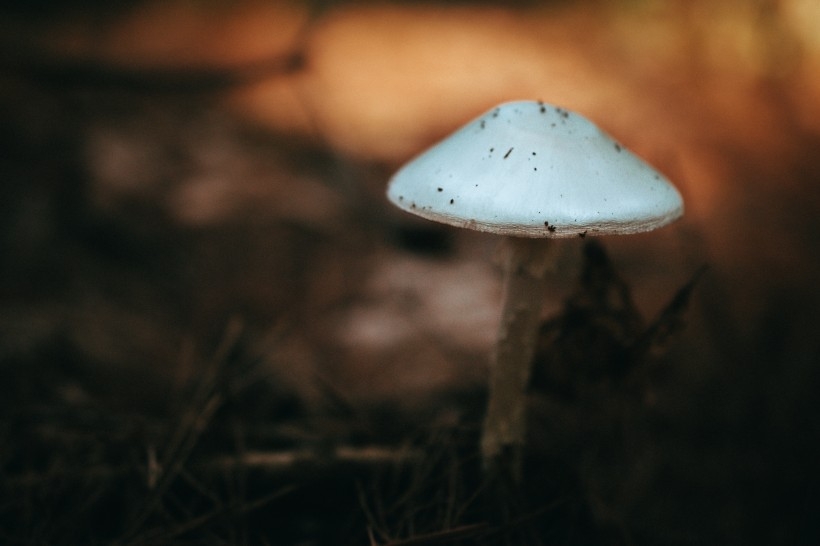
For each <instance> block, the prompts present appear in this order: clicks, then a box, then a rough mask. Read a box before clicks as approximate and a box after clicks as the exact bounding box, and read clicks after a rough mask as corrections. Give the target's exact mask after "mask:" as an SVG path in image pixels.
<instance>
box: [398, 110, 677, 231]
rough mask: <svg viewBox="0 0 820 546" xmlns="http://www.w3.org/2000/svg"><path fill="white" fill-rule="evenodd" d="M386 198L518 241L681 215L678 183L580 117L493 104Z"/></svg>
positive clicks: (646, 224) (638, 226) (642, 225)
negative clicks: (517, 238)
mask: <svg viewBox="0 0 820 546" xmlns="http://www.w3.org/2000/svg"><path fill="white" fill-rule="evenodd" d="M387 197H388V199H389V200H390V201H391V202H392V203H393V204H395V205H396V206H398V207H399V208H401V209H403V210H405V211H407V212H410V213H413V214H416V215H418V216H421V217H423V218H426V219H428V220H433V221H436V222H442V223H444V224H450V225H453V226H457V227H464V228H470V229H475V230H478V231H486V232H490V233H497V234H502V235H510V236H517V237H571V236H577V235H581V236H583V235H585V234H590V235H605V234H627V233H638V232H642V231H651V230H653V229H656V228H659V227H661V226H663V225H665V224H668V223H669V222H671V221H673V220H675V219H677V218H678V217H680V216H681V215H682V214H683V199H682V198H681V196H680V193H678V190H677V189H676V188H675V186H673V185H672V183H671V182H669V181H668V180H667V179H666V178H664V177H663V176H662V175H661V174H659V173H658V172H656V171H655V170H654V169H653V168H652V167H650V166H649V165H647V164H646V163H644V162H643V161H642V160H641V159H640V158H638V157H637V156H636V155H634V154H633V153H631V152H630V151H629V150H627V149H626V148H624V147H623V146H621V145H620V144H618V143H617V142H616V141H615V140H614V139H612V137H610V136H609V135H607V134H606V133H604V132H603V131H601V130H600V129H599V128H598V127H597V126H596V125H595V124H593V123H592V122H591V121H589V120H588V119H586V118H584V117H583V116H581V115H579V114H576V113H573V112H570V111H569V110H566V109H564V108H560V107H557V106H552V105H549V104H546V103H543V102H540V101H518V102H508V103H504V104H501V105H499V106H498V107H496V108H493V109H492V110H490V111H488V112H487V113H485V114H483V115H481V116H479V117H478V118H476V119H474V120H473V121H471V122H469V123H468V124H467V125H465V126H464V127H462V128H461V129H459V130H457V131H456V132H455V133H453V134H452V135H450V136H449V137H447V138H445V139H444V140H442V141H441V142H439V143H438V144H436V145H434V146H433V147H431V148H430V149H428V150H427V151H425V152H423V153H422V154H421V155H419V156H418V157H416V158H415V159H413V160H411V161H410V162H408V163H407V164H405V165H404V166H403V167H402V168H401V169H400V170H399V171H398V172H397V173H396V174H395V175H394V176H393V177H392V178H391V179H390V182H389V184H388V188H387Z"/></svg>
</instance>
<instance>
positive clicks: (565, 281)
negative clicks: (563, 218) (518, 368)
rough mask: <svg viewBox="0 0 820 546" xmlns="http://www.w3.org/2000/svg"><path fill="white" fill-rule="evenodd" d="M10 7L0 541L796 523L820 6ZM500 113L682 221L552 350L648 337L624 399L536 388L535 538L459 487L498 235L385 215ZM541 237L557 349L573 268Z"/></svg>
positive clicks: (806, 471)
mask: <svg viewBox="0 0 820 546" xmlns="http://www.w3.org/2000/svg"><path fill="white" fill-rule="evenodd" d="M0 13H2V16H0V28H2V31H0V111H1V113H0V179H2V180H1V181H0V184H1V185H0V188H2V189H1V190H0V192H2V193H1V194H0V226H1V227H2V231H0V407H1V408H2V412H0V492H2V497H3V498H2V499H0V541H2V542H4V543H9V544H12V543H19V544H34V543H38V544H40V543H42V544H50V543H67V544H79V543H88V544H91V543H99V542H106V543H109V542H113V543H122V544H134V543H145V544H158V543H197V544H200V543H201V544H211V543H231V544H233V543H247V544H325V543H327V544H348V543H350V544H364V543H369V544H403V543H404V542H401V541H402V540H405V541H410V540H411V539H412V537H416V539H415V540H416V542H413V544H427V543H431V544H432V543H434V540H437V541H439V542H435V543H442V542H444V543H464V544H476V543H479V544H485V543H486V544H497V543H510V544H552V543H562V544H695V543H697V544H814V543H816V541H818V539H820V522H818V518H820V497H818V485H820V470H818V468H817V461H818V455H820V453H819V452H818V446H820V413H819V412H820V404H819V403H818V398H817V395H816V390H817V388H818V387H820V368H819V367H818V366H820V336H818V335H817V332H818V326H820V321H818V318H820V312H818V305H820V290H818V288H817V286H818V281H820V258H818V251H820V227H818V224H817V215H818V213H819V212H820V188H818V187H817V185H818V183H820V3H818V2H816V0H723V1H721V2H710V1H706V0H690V1H685V0H553V1H550V2H529V1H523V0H522V1H520V2H493V1H486V2H468V1H464V2H343V1H336V2H331V1H328V2H325V1H321V0H316V1H312V2H311V1H307V2H298V1H294V2H275V1H263V0H202V1H193V0H171V1H164V2H159V1H150V0H118V1H117V2H102V1H94V2H78V1H74V0H65V1H58V0H54V1H47V0H38V1H35V2H22V1H13V0H8V1H4V2H2V5H0ZM516 99H539V100H543V101H545V102H548V103H551V104H555V105H559V106H563V107H566V108H570V109H572V110H575V111H577V112H579V113H581V114H583V115H585V116H586V117H588V118H590V119H592V120H593V121H595V122H596V123H597V124H598V125H600V126H601V127H602V128H603V129H605V130H606V131H607V132H609V133H611V134H612V135H613V136H614V137H615V138H616V139H618V140H619V141H620V142H622V143H624V144H625V145H626V146H627V147H629V148H631V149H632V150H634V151H635V152H636V153H637V154H638V155H640V156H641V157H643V158H644V159H645V160H646V161H648V162H649V163H651V164H652V165H653V166H655V167H656V168H657V169H658V170H660V171H662V172H663V173H665V174H666V175H667V176H668V177H669V178H670V179H671V180H673V181H674V182H675V183H676V184H677V186H678V187H679V189H680V191H681V193H682V194H683V196H684V199H685V203H686V214H685V216H684V218H683V219H682V220H680V221H678V222H677V223H675V224H673V225H671V226H668V227H665V228H663V229H662V230H659V231H657V232H653V233H649V234H641V235H636V236H629V237H609V238H603V239H601V240H600V241H598V242H599V243H601V244H602V245H603V246H604V248H605V249H606V252H607V254H608V255H609V258H610V261H611V267H612V268H613V271H610V272H609V273H608V275H609V276H608V277H607V278H608V279H609V280H608V281H606V283H605V288H607V289H608V290H610V289H612V290H614V289H615V288H617V289H618V290H620V292H618V294H620V296H619V297H620V298H621V299H620V300H618V301H616V302H614V303H613V302H609V300H606V298H604V299H603V300H601V301H600V302H598V303H599V304H601V305H600V306H599V307H597V308H595V309H597V310H593V312H592V318H593V319H596V318H602V317H603V318H607V319H611V320H612V321H614V323H612V324H610V323H607V324H609V325H608V326H606V327H604V329H603V332H604V334H606V336H609V337H607V339H608V340H609V341H611V342H612V343H614V345H600V344H598V343H597V342H596V341H591V342H590V341H589V340H588V339H587V340H586V341H583V342H582V341H578V342H577V343H576V345H577V346H573V347H572V349H573V351H574V352H579V353H580V354H581V355H582V356H581V357H580V361H581V362H592V361H593V360H594V362H595V363H599V362H608V361H609V360H608V359H610V357H612V355H613V354H614V352H617V351H622V350H623V349H624V347H627V348H630V347H634V346H635V344H636V343H638V341H639V340H640V339H646V338H645V336H644V338H641V335H642V333H645V332H649V331H652V325H656V326H659V327H663V328H666V329H668V330H669V336H667V337H664V339H663V341H664V343H662V347H655V350H653V352H652V355H651V358H650V357H646V358H643V357H641V359H640V362H638V363H636V364H635V366H636V369H637V370H638V371H634V372H630V375H629V378H630V381H627V382H626V383H624V382H623V381H621V379H619V378H617V377H615V376H616V375H617V374H615V373H614V372H611V370H610V371H607V370H604V372H601V373H600V374H599V375H595V377H592V375H591V374H586V375H584V374H583V373H581V372H575V371H570V372H567V373H568V374H569V375H568V376H566V374H565V376H562V377H563V379H562V381H564V384H563V387H562V388H561V389H557V388H556V387H555V385H556V383H558V382H560V381H558V380H557V379H556V375H555V372H554V370H553V371H552V372H550V371H549V370H547V371H544V370H543V369H542V370H541V372H539V371H538V370H537V371H536V377H537V378H540V379H539V382H538V384H537V385H535V386H534V392H533V404H532V406H533V409H532V411H533V414H534V415H533V419H532V422H533V446H534V447H533V462H532V464H531V466H532V468H533V471H534V472H536V474H537V475H538V476H539V480H535V478H533V483H537V484H538V488H539V493H538V494H537V495H535V494H532V493H531V492H530V493H528V496H526V501H521V502H522V504H521V506H519V508H521V507H522V506H523V508H521V513H522V514H525V515H526V516H527V517H525V518H523V519H524V520H526V522H527V525H530V524H532V522H533V521H536V522H537V525H536V527H535V528H534V529H535V531H533V532H532V533H531V534H528V535H526V537H525V538H522V537H524V535H521V536H518V537H517V538H511V536H512V535H505V534H504V533H502V532H500V531H499V527H498V526H496V525H494V524H493V522H492V521H491V520H492V517H490V516H487V515H486V514H485V513H484V512H482V511H481V510H477V511H472V508H471V506H470V505H469V502H468V500H469V499H472V498H474V497H473V496H471V495H472V494H471V492H474V491H476V490H477V488H478V489H480V486H479V485H477V484H476V483H475V480H473V479H472V478H470V477H469V476H470V474H469V472H466V473H465V474H462V473H460V472H461V470H460V469H462V467H465V466H469V465H470V464H472V462H471V461H473V459H474V455H475V454H474V453H473V451H472V449H473V448H472V447H471V445H472V444H470V441H471V440H470V439H471V438H473V436H474V434H475V433H476V428H477V426H478V423H479V422H480V416H481V413H482V411H483V404H484V402H483V400H484V396H485V393H484V388H485V387H484V385H485V381H486V372H487V370H486V365H487V359H488V355H489V353H490V351H491V350H492V345H493V341H494V337H495V328H496V325H497V320H498V316H499V305H500V297H501V288H500V287H501V274H500V270H499V267H498V265H497V262H496V261H495V247H496V244H497V240H495V239H494V238H493V237H491V236H488V235H486V234H478V233H472V232H467V231H464V230H456V229H452V228H449V227H445V226H439V225H432V224H430V223H427V222H424V221H422V220H418V219H415V218H412V217H409V216H408V215H405V214H404V213H402V212H400V211H398V210H395V209H394V208H393V207H391V206H390V205H389V204H388V203H387V202H386V200H385V198H384V190H385V186H386V182H387V180H388V179H389V177H390V175H391V173H392V172H393V171H394V170H395V169H396V168H398V166H400V165H401V164H402V163H403V162H405V161H407V160H409V159H410V158H412V157H413V156H414V155H415V154H417V153H419V152H420V151H421V150H423V149H424V148H426V147H427V146H429V145H431V144H433V143H434V142H436V141H437V140H438V139H440V138H442V137H443V136H445V135H447V134H448V133H449V132H451V131H453V130H455V129H456V128H457V127H459V126H460V125H461V124H463V123H465V122H467V121H468V120H470V119H472V118H473V117H475V116H477V115H479V114H481V113H483V112H484V111H485V110H487V109H489V108H491V107H492V106H494V105H495V104H497V103H499V102H502V101H506V100H516ZM567 243H568V244H565V245H563V249H562V257H561V263H560V266H559V268H558V270H557V271H556V272H555V273H554V274H553V277H552V278H551V279H550V283H551V285H553V286H554V290H551V293H550V299H549V301H547V302H545V320H546V322H545V339H544V343H545V344H546V347H547V351H546V352H547V353H549V350H548V349H549V347H550V345H549V339H551V338H549V336H547V335H546V333H547V332H549V325H550V324H554V322H550V320H553V319H555V320H558V319H560V317H566V316H567V313H568V309H569V307H568V303H567V302H568V301H572V300H571V298H572V297H573V294H576V295H577V294H578V293H579V292H578V291H579V290H582V288H579V285H578V282H579V281H578V279H579V276H581V275H582V273H583V272H584V271H586V270H587V269H585V268H588V267H591V266H590V265H589V262H586V265H584V264H585V262H583V261H582V258H581V255H582V250H581V249H582V245H581V242H575V241H571V242H570V241H568V242H567ZM571 243H576V244H571ZM704 266H705V268H706V269H705V270H703V269H702V268H703V267H704ZM607 271H609V270H607ZM698 271H703V273H702V274H700V275H697V272H698ZM615 272H617V273H615ZM695 277H697V282H696V283H695V284H694V285H689V284H687V283H689V282H690V281H691V280H692V279H693V278H695ZM682 287H683V290H684V292H685V294H684V295H686V296H688V300H687V301H686V302H684V303H688V305H683V304H680V305H677V304H675V302H674V296H675V294H676V293H678V291H679V290H680V289H682ZM607 293H609V292H607ZM576 301H577V299H576ZM669 302H672V307H667V305H668V304H669ZM678 303H680V302H678ZM613 307H617V308H618V309H620V310H621V311H628V315H629V320H628V321H627V320H626V319H624V318H623V316H622V315H619V316H621V318H617V316H616V318H614V319H613V318H612V316H611V314H609V312H610V311H611V310H612V308H613ZM664 309H666V310H667V313H666V314H664ZM670 309H671V311H670ZM556 317H557V318H558V319H556ZM670 317H671V318H670ZM673 319H674V320H673ZM592 322H595V324H598V325H599V326H600V323H601V321H595V320H593V321H592ZM627 322H628V324H627ZM673 326H674V327H673ZM596 332H598V334H597V335H598V337H597V338H593V339H597V340H600V339H601V337H600V335H602V334H601V331H599V330H596ZM653 335H654V334H653ZM606 336H605V337H606ZM654 339H655V338H653V340H654ZM613 340H614V341H613ZM616 341H617V343H615V342H616ZM565 348H566V346H565ZM602 351H603V352H602ZM618 354H619V355H620V354H621V352H618ZM630 354H632V353H630ZM584 355H586V356H584ZM601 355H603V356H601ZM548 361H549V358H546V357H543V358H541V359H540V360H539V362H536V366H538V365H541V366H542V368H544V369H546V368H547V367H548V365H547V364H548ZM550 365H551V366H555V363H554V362H553V363H552V364H550ZM596 365H597V364H596ZM559 375H560V374H559ZM593 375H594V374H593ZM567 377H569V379H567ZM636 378H637V379H636ZM568 382H569V383H572V386H571V388H569V389H567V388H566V384H567V383H568ZM636 385H637V386H636ZM558 391H561V393H560V394H559V393H558ZM568 391H569V392H571V394H567V392H568ZM465 438H466V439H465ZM418 450H421V453H422V454H424V453H426V454H427V455H426V456H425V457H421V459H424V460H425V461H427V462H425V463H420V462H419V456H420V454H419V452H418ZM431 460H432V461H433V462H430V461H431ZM408 461H409V462H408ZM473 462H474V461H473ZM411 463H412V464H411ZM428 463H429V464H428ZM420 469H422V470H420ZM425 469H426V470H425ZM428 470H429V472H428ZM425 472H428V473H427V474H425ZM438 472H443V473H444V475H446V476H453V475H459V476H462V477H461V478H460V479H461V480H463V481H462V482H459V484H460V485H458V487H456V486H455V485H453V484H452V483H450V482H447V481H446V480H443V481H442V480H440V479H439V477H440V474H438ZM465 476H466V477H465ZM471 480H472V481H471ZM431 483H434V484H435V485H437V486H440V487H442V488H444V489H443V490H440V489H436V488H435V487H432V488H431ZM391 487H392V489H391ZM430 507H435V510H433V511H432V512H431V508H430ZM510 509H511V508H510ZM511 510H512V509H511ZM507 523H509V521H508V522H507ZM522 525H523V524H522ZM505 532H506V531H505ZM467 535H470V537H468V536H467ZM424 537H428V538H429V540H427V539H425V538H424ZM459 541H461V542H459ZM408 543H409V542H408Z"/></svg>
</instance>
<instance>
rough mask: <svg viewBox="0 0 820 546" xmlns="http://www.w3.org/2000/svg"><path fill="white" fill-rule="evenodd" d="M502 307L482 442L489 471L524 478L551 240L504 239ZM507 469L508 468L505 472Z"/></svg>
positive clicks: (516, 479)
mask: <svg viewBox="0 0 820 546" xmlns="http://www.w3.org/2000/svg"><path fill="white" fill-rule="evenodd" d="M502 244H503V245H504V247H505V248H504V250H505V251H506V263H505V271H504V273H505V281H504V295H503V298H504V304H503V309H502V314H501V324H500V326H499V329H498V339H497V341H496V347H495V353H494V354H493V358H492V361H491V363H490V389H489V403H488V406H487V413H486V416H485V418H484V428H483V431H482V439H481V453H482V457H483V462H484V468H485V471H487V472H491V471H499V470H501V471H504V472H505V473H509V476H510V477H511V478H513V479H514V480H515V481H520V479H521V466H522V462H523V461H522V459H523V453H522V451H523V446H524V441H525V436H526V389H527V385H528V384H529V381H530V372H531V367H532V360H533V355H534V353H535V344H536V341H537V339H538V328H539V324H540V319H541V308H542V304H543V301H544V295H545V293H546V283H545V282H544V276H545V275H546V273H547V271H548V270H549V269H550V268H551V266H552V264H553V261H554V257H553V253H552V251H551V250H552V245H553V242H552V241H550V240H549V239H546V240H544V239H528V238H519V237H505V238H504V239H503V242H502ZM504 467H506V468H504Z"/></svg>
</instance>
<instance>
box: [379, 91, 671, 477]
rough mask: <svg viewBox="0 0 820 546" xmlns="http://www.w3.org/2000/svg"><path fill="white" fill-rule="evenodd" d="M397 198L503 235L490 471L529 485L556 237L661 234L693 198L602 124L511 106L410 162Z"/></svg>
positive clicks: (535, 106)
mask: <svg viewBox="0 0 820 546" xmlns="http://www.w3.org/2000/svg"><path fill="white" fill-rule="evenodd" d="M387 197H388V199H389V200H390V201H391V202H392V203H393V204H394V205H396V206H398V207H399V208H401V209H403V210H405V211H407V212H410V213H412V214H416V215H418V216H421V217H423V218H426V219H428V220H432V221H435V222H441V223H444V224H449V225H452V226H456V227H462V228H469V229H474V230H478V231H483V232H488V233H494V234H498V235H502V236H503V239H502V244H503V245H504V246H505V247H506V253H505V254H506V263H505V285H504V296H503V297H504V302H503V309H502V316H501V323H500V326H499V330H498V337H497V342H496V347H495V351H494V354H493V357H492V360H491V364H490V387H489V402H488V407H487V412H486V416H485V419H484V424H483V430H482V439H481V450H482V457H483V461H484V465H485V469H487V470H492V469H499V468H500V467H501V465H508V466H507V468H508V470H509V471H510V472H511V476H512V477H513V478H520V468H521V464H522V461H521V459H522V451H523V445H524V440H525V433H526V423H525V409H526V404H525V402H526V389H527V386H528V383H529V378H530V369H531V365H532V359H533V353H534V349H535V344H536V340H537V333H538V327H539V323H540V320H541V308H542V302H543V300H544V295H545V291H546V287H545V284H546V283H545V282H544V276H545V274H546V272H547V271H548V270H549V269H550V268H551V267H552V265H553V262H554V257H553V256H554V253H553V251H552V247H553V244H551V243H552V241H549V239H557V238H566V237H576V238H578V237H582V238H583V237H586V236H587V235H590V236H592V235H609V234H630V233H638V232H643V231H650V230H654V229H656V228H659V227H661V226H663V225H665V224H668V223H669V222H672V221H673V220H675V219H677V218H678V217H680V216H681V215H682V214H683V200H682V199H681V196H680V194H679V193H678V191H677V190H676V189H675V187H674V186H673V185H672V184H671V183H670V182H669V181H668V180H667V179H665V178H664V177H663V176H661V175H660V174H659V173H657V172H656V171H655V170H654V169H652V168H651V167H650V166H649V165H647V164H646V163H644V162H643V161H642V160H641V159H639V158H638V157H637V156H635V155H634V154H633V153H631V152H630V151H628V150H627V149H626V148H624V147H623V146H622V145H621V144H619V143H618V142H617V141H615V140H614V139H613V138H611V137H610V136H609V135H607V134H605V133H604V132H602V131H601V130H600V129H599V128H598V127H597V126H595V124H593V123H592V122H591V121H589V120H587V119H586V118H584V117H582V116H581V115H579V114H576V113H573V112H571V111H569V110H566V109H564V108H560V107H557V106H552V105H549V104H546V103H543V102H541V101H518V102H509V103H504V104H501V105H499V106H498V107H496V108H493V109H492V110H490V111H488V112H486V113H485V114H483V115H481V116H479V117H478V118H476V119H474V120H473V121H471V122H469V123H468V124H467V125H465V126H464V127H462V128H461V129H459V130H457V131H456V132H455V133H453V134H452V135H450V136H449V137H447V138H445V139H444V140H442V141H441V142H439V143H438V144H436V145H434V146H433V147H431V148H430V149H428V150H427V151H425V152H423V153H422V154H421V155H419V156H418V157H416V158H415V159H413V160H411V161H410V162H408V163H407V164H405V165H404V166H403V167H402V168H401V169H400V170H399V171H398V172H397V173H396V174H395V175H394V176H393V177H392V178H391V180H390V182H389V184H388V188H387ZM540 239H548V240H547V241H543V240H540ZM504 461H506V462H504Z"/></svg>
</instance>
